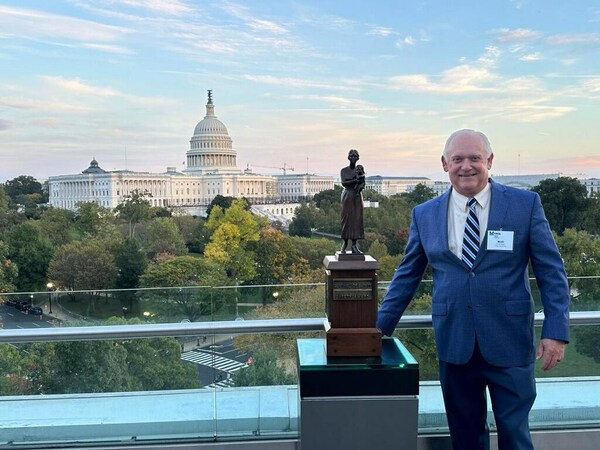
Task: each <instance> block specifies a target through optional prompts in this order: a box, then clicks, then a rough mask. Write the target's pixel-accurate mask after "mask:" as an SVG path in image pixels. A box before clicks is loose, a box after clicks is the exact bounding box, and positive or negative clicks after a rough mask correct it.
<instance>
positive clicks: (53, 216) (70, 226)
mask: <svg viewBox="0 0 600 450" xmlns="http://www.w3.org/2000/svg"><path fill="white" fill-rule="evenodd" d="M74 220H75V219H74V214H73V212H72V211H69V210H68V209H61V208H50V209H47V210H46V211H44V213H43V214H42V216H41V217H40V220H38V221H37V225H38V226H39V229H40V232H41V233H42V236H44V237H45V238H46V239H48V240H49V241H50V242H52V245H54V247H60V246H61V245H64V244H68V243H69V242H71V241H72V240H73V239H75V237H76V234H77V233H76V231H75V221H74Z"/></svg>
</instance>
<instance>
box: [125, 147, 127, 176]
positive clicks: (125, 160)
mask: <svg viewBox="0 0 600 450" xmlns="http://www.w3.org/2000/svg"><path fill="white" fill-rule="evenodd" d="M125 170H127V144H125Z"/></svg>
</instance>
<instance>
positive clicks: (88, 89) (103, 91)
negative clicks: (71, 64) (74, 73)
mask: <svg viewBox="0 0 600 450" xmlns="http://www.w3.org/2000/svg"><path fill="white" fill-rule="evenodd" d="M42 79H43V80H44V81H45V82H47V83H48V84H51V85H53V86H55V87H58V88H60V89H63V90H65V91H69V92H72V93H75V94H91V95H95V96H100V97H115V96H122V94H121V93H120V92H118V91H116V90H114V89H112V88H102V87H98V86H92V85H90V84H86V83H84V82H82V81H81V80H79V79H78V78H64V77H53V76H42Z"/></svg>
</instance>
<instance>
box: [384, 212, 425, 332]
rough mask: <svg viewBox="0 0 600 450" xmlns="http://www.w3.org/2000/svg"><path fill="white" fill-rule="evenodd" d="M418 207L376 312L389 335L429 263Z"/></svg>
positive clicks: (413, 213)
mask: <svg viewBox="0 0 600 450" xmlns="http://www.w3.org/2000/svg"><path fill="white" fill-rule="evenodd" d="M416 211H417V208H415V209H413V212H412V220H411V223H410V232H409V236H408V242H407V244H406V249H405V252H404V256H403V257H402V260H401V261H400V264H399V265H398V267H397V268H396V271H395V272H394V276H393V277H392V281H391V282H390V285H389V287H388V289H387V292H386V293H385V296H384V298H383V302H382V304H381V307H380V308H379V313H378V315H377V328H379V329H380V330H381V331H382V333H383V334H385V335H386V336H390V335H391V334H392V333H393V332H394V329H395V328H396V325H397V324H398V321H399V320H400V317H402V314H404V311H405V310H406V308H407V306H408V304H409V303H410V301H411V300H412V298H413V296H414V294H415V292H416V290H417V288H418V287H419V283H420V282H421V279H422V278H423V273H424V272H425V268H426V267H427V256H426V254H425V251H424V249H423V245H422V243H421V237H420V234H419V227H418V221H417V213H416Z"/></svg>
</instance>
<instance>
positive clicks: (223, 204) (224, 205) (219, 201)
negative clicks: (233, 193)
mask: <svg viewBox="0 0 600 450" xmlns="http://www.w3.org/2000/svg"><path fill="white" fill-rule="evenodd" d="M236 200H237V201H238V202H240V201H241V202H242V204H243V205H244V209H246V210H248V211H249V210H250V203H249V202H248V199H246V198H244V197H242V198H239V199H236V198H235V197H225V196H223V195H221V194H217V195H216V196H215V197H214V198H213V199H212V201H211V202H210V204H209V205H208V207H207V208H206V216H207V217H210V214H211V213H212V210H213V208H214V207H215V206H218V207H219V208H221V209H222V210H226V209H228V208H229V207H230V206H231V205H232V204H233V203H234V202H235V201H236Z"/></svg>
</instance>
